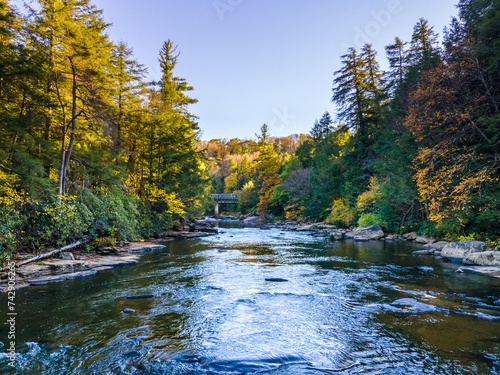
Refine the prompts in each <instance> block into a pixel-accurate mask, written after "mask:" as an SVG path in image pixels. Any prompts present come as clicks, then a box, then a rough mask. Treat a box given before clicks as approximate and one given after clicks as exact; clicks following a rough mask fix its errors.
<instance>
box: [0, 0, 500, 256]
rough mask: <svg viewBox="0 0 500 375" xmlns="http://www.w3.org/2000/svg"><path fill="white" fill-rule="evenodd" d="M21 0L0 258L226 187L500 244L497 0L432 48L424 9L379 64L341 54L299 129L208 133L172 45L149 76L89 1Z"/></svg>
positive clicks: (464, 17) (253, 203)
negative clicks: (150, 78)
mask: <svg viewBox="0 0 500 375" xmlns="http://www.w3.org/2000/svg"><path fill="white" fill-rule="evenodd" d="M30 4H31V8H30V7H28V8H26V9H23V11H22V12H21V11H20V10H18V9H15V7H13V6H12V5H11V4H10V3H9V2H8V1H7V0H0V66H1V68H0V261H5V260H8V259H10V257H11V256H12V254H13V253H15V252H16V251H19V250H20V249H22V250H24V251H28V252H40V251H42V250H43V249H47V248H51V247H56V246H62V245H65V244H68V243H70V242H71V241H75V240H78V239H81V238H86V239H87V245H86V246H87V250H89V251H90V250H92V249H93V248H94V247H96V246H102V245H104V244H114V243H116V242H117V241H132V240H138V239H141V238H152V237H161V236H162V234H163V233H164V232H165V231H167V230H168V229H170V228H172V227H174V226H177V225H180V224H182V223H183V222H184V221H185V220H189V219H191V218H193V217H195V216H198V215H202V214H205V213H207V214H209V213H210V212H211V211H212V210H213V203H211V196H210V194H212V193H223V192H225V193H239V194H240V202H239V205H238V207H237V210H238V211H239V212H240V213H253V212H256V213H258V214H260V215H266V217H267V218H268V219H270V220H272V219H275V218H286V219H287V220H310V221H327V222H329V223H332V224H335V225H338V226H341V227H350V226H360V227H364V226H369V225H371V224H379V225H380V226H382V227H383V228H384V229H386V230H388V231H391V232H393V233H405V232H409V231H417V232H419V233H421V234H425V235H430V236H435V237H443V238H449V239H457V238H467V239H484V240H488V241H490V242H496V241H498V238H499V237H500V211H499V209H500V173H499V170H500V147H499V143H500V116H499V105H500V103H499V100H500V1H498V0H460V2H459V3H458V5H457V7H458V10H459V15H458V17H457V18H454V19H453V20H452V22H451V23H450V25H449V26H448V27H447V28H446V30H445V32H444V35H443V38H442V39H443V42H442V43H440V42H439V35H438V33H437V32H436V31H435V30H434V29H433V27H432V25H429V23H428V21H427V20H425V19H420V20H419V21H418V23H417V24H416V25H415V26H414V27H413V34H412V37H411V39H410V40H408V41H404V40H401V39H400V38H398V37H396V38H395V39H394V41H393V43H392V44H390V45H388V46H386V48H385V52H386V56H385V57H383V58H387V61H388V65H389V69H388V71H383V70H382V69H381V68H380V65H379V60H378V59H379V57H378V56H377V54H376V52H375V50H374V49H373V46H372V45H370V44H367V45H365V46H363V47H362V48H361V49H359V50H357V49H355V48H351V49H349V50H348V51H347V53H346V54H344V55H343V56H341V57H340V59H341V63H342V65H341V69H339V70H338V71H335V72H333V81H332V96H331V100H332V102H333V103H334V104H335V108H337V112H336V113H332V114H330V113H328V112H325V113H324V114H318V117H319V119H318V120H317V121H316V122H314V124H311V127H312V129H311V131H310V134H295V135H291V136H289V137H273V136H271V134H270V131H269V128H268V126H267V125H265V124H264V125H262V126H261V127H260V132H259V133H258V134H256V137H255V139H232V140H225V139H218V140H211V141H203V140H202V139H201V137H200V128H199V126H198V118H197V117H196V116H195V115H193V114H192V113H190V110H189V105H190V104H194V103H196V101H197V100H196V99H195V98H193V97H192V96H193V95H192V93H191V91H193V87H191V86H190V85H189V84H188V82H187V80H186V79H184V78H181V77H177V76H176V73H175V67H176V64H177V62H178V59H179V58H180V53H179V51H180V47H178V46H177V45H176V44H175V42H174V41H172V40H166V41H165V42H164V44H163V45H162V46H158V48H159V52H156V51H152V53H158V56H159V64H160V68H161V72H162V75H161V79H160V80H159V81H157V82H147V80H146V77H147V69H146V67H145V66H143V65H142V64H141V63H140V62H138V61H137V60H136V59H135V58H134V56H133V51H132V50H131V48H129V47H128V46H127V45H126V44H125V43H123V42H122V43H114V42H112V41H111V40H110V38H109V36H108V34H107V31H106V30H107V29H108V28H109V26H110V25H109V24H108V23H106V21H105V20H104V17H103V13H102V11H101V10H99V9H97V8H96V7H95V6H94V5H92V3H91V1H90V0H37V1H34V2H32V3H30ZM235 125H237V124H235ZM259 126H260V124H256V130H257V129H259Z"/></svg>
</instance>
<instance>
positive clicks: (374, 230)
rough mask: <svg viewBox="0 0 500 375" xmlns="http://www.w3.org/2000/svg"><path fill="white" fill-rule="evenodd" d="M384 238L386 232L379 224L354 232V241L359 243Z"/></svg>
mask: <svg viewBox="0 0 500 375" xmlns="http://www.w3.org/2000/svg"><path fill="white" fill-rule="evenodd" d="M382 237H384V232H383V231H382V229H381V228H380V226H378V225H377V224H374V225H372V226H371V227H368V228H362V229H358V230H356V231H354V239H355V240H358V241H368V240H378V239H380V238H382Z"/></svg>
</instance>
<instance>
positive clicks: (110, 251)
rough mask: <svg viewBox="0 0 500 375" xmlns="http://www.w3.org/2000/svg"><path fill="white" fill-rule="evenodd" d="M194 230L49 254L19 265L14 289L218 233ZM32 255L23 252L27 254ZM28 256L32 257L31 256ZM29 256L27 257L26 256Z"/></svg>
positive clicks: (3, 286) (2, 282)
mask: <svg viewBox="0 0 500 375" xmlns="http://www.w3.org/2000/svg"><path fill="white" fill-rule="evenodd" d="M198 229H199V230H195V231H169V232H168V233H167V235H168V236H166V237H163V238H159V239H150V240H148V241H141V242H132V243H128V244H126V245H125V246H122V247H114V248H103V249H100V250H99V251H98V252H96V253H87V252H84V251H75V252H64V253H62V254H61V257H59V258H48V259H43V260H41V261H38V262H33V263H28V264H25V265H22V266H20V267H19V268H16V283H15V286H14V288H15V289H22V288H27V287H30V286H38V285H46V284H51V283H58V282H62V281H65V280H73V279H77V278H81V277H86V276H91V275H95V274H96V273H97V272H99V271H103V270H107V269H111V268H114V267H118V266H123V265H130V264H136V263H137V262H138V261H139V258H140V256H141V254H143V253H145V252H148V251H153V250H161V249H163V248H165V246H164V245H162V243H165V242H169V241H173V240H175V239H190V238H200V237H206V236H210V235H214V234H217V233H218V231H217V230H216V229H212V228H198ZM26 256H32V255H31V254H29V255H24V256H23V255H20V257H22V258H26ZM28 259H29V258H28ZM24 260H26V259H24ZM8 281H9V280H8V275H7V273H6V274H4V275H2V278H1V279H0V293H3V292H6V291H7V289H8Z"/></svg>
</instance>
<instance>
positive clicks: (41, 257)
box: [0, 240, 87, 272]
mask: <svg viewBox="0 0 500 375" xmlns="http://www.w3.org/2000/svg"><path fill="white" fill-rule="evenodd" d="M85 242H87V241H86V240H83V241H77V242H75V243H72V244H70V245H66V246H64V247H61V248H60V249H55V250H52V251H49V252H48V253H45V254H40V255H37V256H35V257H33V258H30V259H28V260H24V261H22V262H18V263H16V264H15V267H17V268H18V267H21V266H24V265H25V264H28V263H31V262H35V261H37V260H40V259H44V258H50V257H51V256H53V255H56V254H59V253H60V252H62V251H65V250H69V249H73V248H75V247H78V246H80V245H83V244H84V243H85ZM7 270H10V267H9V266H7V267H4V268H2V269H0V272H4V271H7Z"/></svg>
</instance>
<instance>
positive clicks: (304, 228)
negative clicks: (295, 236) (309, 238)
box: [297, 224, 319, 232]
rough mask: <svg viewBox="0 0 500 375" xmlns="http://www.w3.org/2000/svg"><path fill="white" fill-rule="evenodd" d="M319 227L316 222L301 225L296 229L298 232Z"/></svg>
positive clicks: (314, 229)
mask: <svg viewBox="0 0 500 375" xmlns="http://www.w3.org/2000/svg"><path fill="white" fill-rule="evenodd" d="M318 229H319V228H318V226H317V225H316V224H310V225H301V226H299V227H298V228H297V231H299V232H308V231H310V232H314V231H317V230H318Z"/></svg>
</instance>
